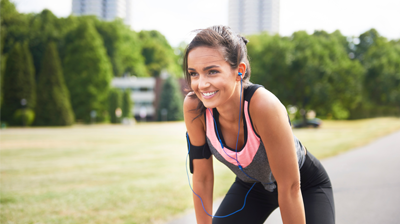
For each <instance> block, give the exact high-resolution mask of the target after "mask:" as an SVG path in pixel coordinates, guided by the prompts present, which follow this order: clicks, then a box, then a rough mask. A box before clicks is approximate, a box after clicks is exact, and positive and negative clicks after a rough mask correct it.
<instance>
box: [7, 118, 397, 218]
mask: <svg viewBox="0 0 400 224" xmlns="http://www.w3.org/2000/svg"><path fill="white" fill-rule="evenodd" d="M396 130H400V119H399V118H378V119H368V120H359V121H324V123H323V126H322V127H321V128H319V129H304V130H294V133H295V135H296V136H297V137H298V138H299V139H300V140H301V141H302V142H303V143H304V144H305V145H306V146H307V148H308V149H309V150H310V151H311V152H312V153H313V154H314V155H316V156H317V157H319V158H323V157H327V156H331V155H335V154H337V153H340V152H343V151H346V150H348V149H351V148H354V147H357V146H360V145H363V144H366V143H367V142H369V141H371V140H373V139H376V138H377V137H380V136H383V135H386V134H389V133H391V132H393V131H396ZM0 135H1V140H0V147H1V149H0V172H1V182H0V183H1V186H0V187H1V188H0V202H1V215H0V223H24V224H25V223H57V224H58V223H60V224H61V223H71V224H72V223H102V224H103V223H163V222H165V221H167V220H170V219H171V218H173V217H174V216H176V215H179V214H180V213H182V212H184V211H185V210H186V209H188V208H191V207H192V199H191V191H190V188H189V187H188V185H187V178H186V173H185V158H186V152H187V149H186V140H185V126H184V123H183V122H172V123H150V124H137V125H132V126H123V125H93V126H81V125H79V126H78V125H77V126H73V127H70V128H9V129H5V130H1V131H0ZM214 164H215V169H216V171H215V172H216V187H215V197H221V196H222V195H223V194H224V193H225V192H226V190H227V189H228V187H229V185H230V183H231V182H232V181H233V178H234V177H233V175H232V174H231V173H230V171H229V170H227V169H226V168H225V167H223V166H222V165H221V164H219V163H217V162H216V163H214Z"/></svg>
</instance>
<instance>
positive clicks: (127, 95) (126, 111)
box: [122, 89, 132, 118]
mask: <svg viewBox="0 0 400 224" xmlns="http://www.w3.org/2000/svg"><path fill="white" fill-rule="evenodd" d="M131 111H132V100H131V91H130V90H129V89H126V90H125V91H124V94H123V95H122V117H127V118H130V117H132V112H131Z"/></svg>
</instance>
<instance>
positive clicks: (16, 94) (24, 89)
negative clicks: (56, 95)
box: [1, 42, 36, 125]
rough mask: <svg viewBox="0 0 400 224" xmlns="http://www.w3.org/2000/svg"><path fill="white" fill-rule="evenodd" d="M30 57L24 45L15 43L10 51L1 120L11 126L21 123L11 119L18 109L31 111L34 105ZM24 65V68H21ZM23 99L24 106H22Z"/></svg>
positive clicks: (33, 84) (33, 85) (33, 83)
mask: <svg viewBox="0 0 400 224" xmlns="http://www.w3.org/2000/svg"><path fill="white" fill-rule="evenodd" d="M31 57H32V56H31V55H30V53H29V51H28V50H27V48H26V44H23V45H21V44H20V43H19V42H17V43H16V44H15V45H14V47H13V49H12V50H11V51H10V53H9V55H8V58H7V62H6V68H5V74H4V98H3V105H2V107H1V110H2V113H1V114H2V120H4V121H6V122H8V123H9V124H11V125H21V124H22V123H21V121H17V120H15V119H13V117H14V114H15V113H16V112H17V110H18V109H22V108H23V107H25V108H26V109H28V110H32V109H33V107H34V105H35V99H36V97H35V81H34V69H33V67H32V64H31V61H30V60H31ZM21 65H25V66H21ZM23 99H25V102H26V105H22V104H24V103H22V100H23Z"/></svg>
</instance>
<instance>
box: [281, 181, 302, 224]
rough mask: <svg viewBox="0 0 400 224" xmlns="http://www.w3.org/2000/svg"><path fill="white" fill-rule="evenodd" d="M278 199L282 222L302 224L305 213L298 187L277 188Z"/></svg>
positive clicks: (285, 223)
mask: <svg viewBox="0 0 400 224" xmlns="http://www.w3.org/2000/svg"><path fill="white" fill-rule="evenodd" d="M278 201H279V208H280V211H281V216H282V221H283V223H284V224H293V223H296V224H304V223H306V221H305V213H304V204H303V197H302V195H301V191H300V187H297V186H296V187H292V188H286V189H285V188H283V189H282V188H279V187H278Z"/></svg>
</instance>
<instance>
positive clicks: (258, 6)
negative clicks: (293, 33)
mask: <svg viewBox="0 0 400 224" xmlns="http://www.w3.org/2000/svg"><path fill="white" fill-rule="evenodd" d="M279 1H280V0H229V13H228V14H229V18H228V23H229V26H230V27H231V28H232V29H233V30H234V31H235V32H238V33H241V34H243V35H251V34H257V33H260V32H264V31H267V32H269V33H270V34H276V33H279Z"/></svg>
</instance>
